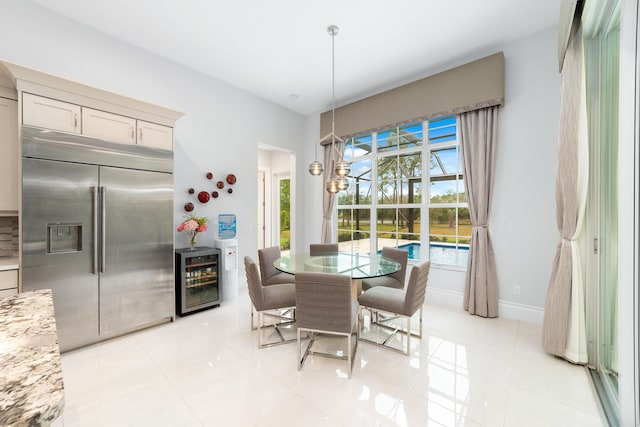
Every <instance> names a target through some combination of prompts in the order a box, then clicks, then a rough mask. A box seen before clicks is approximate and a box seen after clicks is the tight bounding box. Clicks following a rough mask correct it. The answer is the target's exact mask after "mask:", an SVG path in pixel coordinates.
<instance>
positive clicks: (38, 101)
mask: <svg viewBox="0 0 640 427" xmlns="http://www.w3.org/2000/svg"><path fill="white" fill-rule="evenodd" d="M80 110H81V107H80V106H79V105H75V104H70V103H68V102H62V101H57V100H55V99H50V98H44V97H42V96H37V95H32V94H30V93H23V95H22V122H23V123H24V124H25V125H30V126H37V127H41V128H46V129H53V130H60V131H63V132H71V133H80V129H81V127H80V119H81V116H80Z"/></svg>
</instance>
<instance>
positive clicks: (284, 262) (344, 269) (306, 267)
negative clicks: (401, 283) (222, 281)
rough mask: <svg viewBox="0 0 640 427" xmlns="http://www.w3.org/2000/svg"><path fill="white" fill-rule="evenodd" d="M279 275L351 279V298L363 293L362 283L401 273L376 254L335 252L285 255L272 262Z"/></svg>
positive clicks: (395, 264)
mask: <svg viewBox="0 0 640 427" xmlns="http://www.w3.org/2000/svg"><path fill="white" fill-rule="evenodd" d="M273 266H274V267H275V268H277V269H278V270H280V271H283V272H285V273H290V274H296V273H299V272H301V271H307V272H309V271H310V272H320V273H334V274H343V275H346V276H350V277H351V287H352V295H353V297H354V298H357V296H358V295H360V293H361V292H362V279H368V278H370V277H378V276H386V275H389V274H393V273H395V272H396V271H398V270H400V264H399V263H397V262H395V261H394V260H392V259H390V258H386V257H383V256H382V255H378V254H373V255H371V254H362V253H351V252H338V253H331V254H322V255H311V254H310V253H309V252H304V253H296V254H291V255H285V256H282V257H280V258H278V259H277V260H275V261H274V262H273Z"/></svg>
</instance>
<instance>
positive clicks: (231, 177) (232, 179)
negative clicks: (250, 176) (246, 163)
mask: <svg viewBox="0 0 640 427" xmlns="http://www.w3.org/2000/svg"><path fill="white" fill-rule="evenodd" d="M227 183H228V184H230V185H233V184H235V183H236V176H235V175H234V174H232V173H230V174H229V175H227Z"/></svg>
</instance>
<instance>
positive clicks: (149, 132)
mask: <svg viewBox="0 0 640 427" xmlns="http://www.w3.org/2000/svg"><path fill="white" fill-rule="evenodd" d="M138 144H140V145H144V146H146V147H152V148H160V149H162V150H169V151H173V129H172V128H170V127H169V126H162V125H158V124H155V123H149V122H144V121H142V120H138Z"/></svg>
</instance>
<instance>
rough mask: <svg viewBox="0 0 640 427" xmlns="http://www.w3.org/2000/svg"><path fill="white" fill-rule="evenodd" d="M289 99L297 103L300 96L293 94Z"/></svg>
mask: <svg viewBox="0 0 640 427" xmlns="http://www.w3.org/2000/svg"><path fill="white" fill-rule="evenodd" d="M289 98H290V99H291V100H292V101H295V100H297V99H298V94H296V93H292V94H291V95H289Z"/></svg>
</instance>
